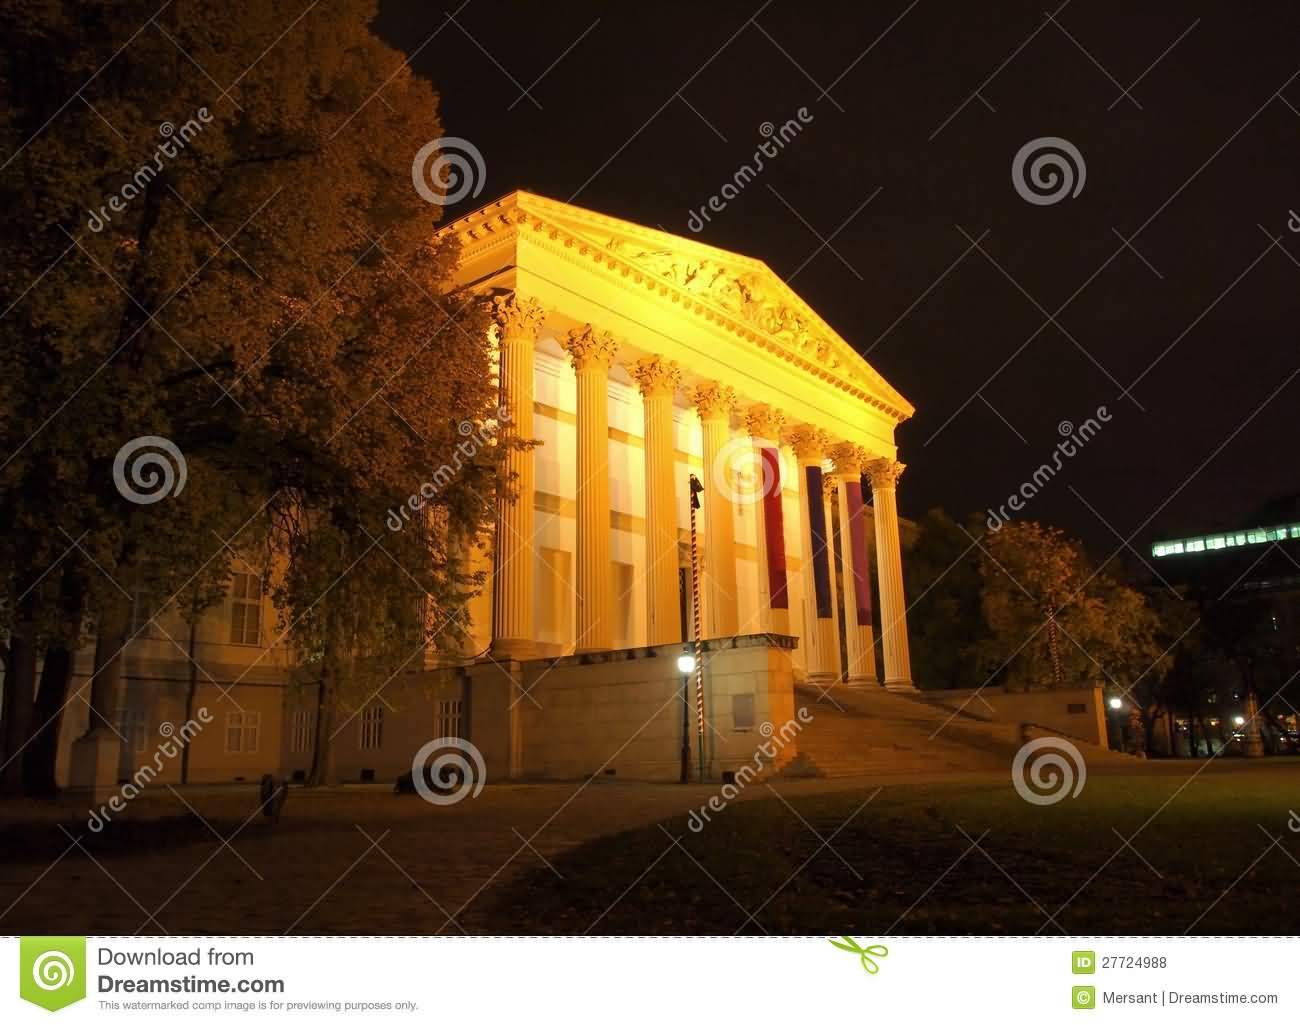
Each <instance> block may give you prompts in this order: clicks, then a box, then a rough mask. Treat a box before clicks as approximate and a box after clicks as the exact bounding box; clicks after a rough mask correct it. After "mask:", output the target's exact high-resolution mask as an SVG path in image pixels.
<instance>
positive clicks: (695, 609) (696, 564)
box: [691, 474, 704, 783]
mask: <svg viewBox="0 0 1300 1025" xmlns="http://www.w3.org/2000/svg"><path fill="white" fill-rule="evenodd" d="M703 490H704V485H703V484H701V483H700V479H699V478H698V477H696V476H695V474H691V609H692V621H693V623H694V626H695V719H696V724H695V731H696V736H697V738H698V739H697V743H698V747H699V756H698V759H697V761H698V762H699V765H700V782H701V783H703V782H704V620H703V617H702V616H701V615H700V543H699V534H698V532H697V531H696V529H695V511H696V510H697V509H699V507H700V492H701V491H703Z"/></svg>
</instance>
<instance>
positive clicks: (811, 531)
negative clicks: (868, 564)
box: [787, 427, 835, 684]
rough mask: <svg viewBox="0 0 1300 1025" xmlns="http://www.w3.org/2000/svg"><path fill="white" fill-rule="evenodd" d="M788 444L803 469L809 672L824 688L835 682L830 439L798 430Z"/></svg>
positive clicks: (802, 525)
mask: <svg viewBox="0 0 1300 1025" xmlns="http://www.w3.org/2000/svg"><path fill="white" fill-rule="evenodd" d="M787 440H788V441H789V442H790V444H791V446H792V447H793V448H794V454H795V459H796V460H797V461H798V466H799V550H800V559H801V561H802V565H803V571H802V582H803V600H804V609H805V614H804V630H803V633H804V635H805V636H804V638H803V653H804V671H805V672H806V673H807V675H808V679H809V680H810V681H813V682H815V683H820V684H825V683H829V682H830V681H831V680H833V679H835V661H834V658H833V648H834V646H835V589H834V587H833V586H832V584H831V567H830V552H831V548H830V523H829V521H828V520H827V518H826V505H825V502H826V500H825V496H824V495H823V492H822V460H823V456H824V449H825V436H824V435H823V434H822V433H821V432H820V431H817V430H815V429H813V428H810V427H796V428H794V429H792V430H791V431H790V433H789V436H788V439H787Z"/></svg>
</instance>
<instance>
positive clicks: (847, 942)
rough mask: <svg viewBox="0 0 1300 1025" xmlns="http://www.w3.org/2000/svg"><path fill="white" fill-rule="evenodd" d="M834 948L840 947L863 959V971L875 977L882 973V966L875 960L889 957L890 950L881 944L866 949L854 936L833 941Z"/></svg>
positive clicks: (874, 944)
mask: <svg viewBox="0 0 1300 1025" xmlns="http://www.w3.org/2000/svg"><path fill="white" fill-rule="evenodd" d="M831 946H832V947H839V948H840V950H847V951H848V952H849V953H851V954H857V955H858V957H859V958H861V959H862V970H863V971H865V972H866V973H867V974H868V975H875V974H876V972H878V971H880V965H878V964H876V961H875V959H876V958H878V957H882V958H883V957H888V956H889V948H888V947H885V946H882V945H881V944H879V943H873V944H872V945H871V946H869V947H864V946H862V944H860V943H859V942H858V941H857V940H855V939H854V938H853V937H852V936H841V937H840V938H839V939H838V940H831Z"/></svg>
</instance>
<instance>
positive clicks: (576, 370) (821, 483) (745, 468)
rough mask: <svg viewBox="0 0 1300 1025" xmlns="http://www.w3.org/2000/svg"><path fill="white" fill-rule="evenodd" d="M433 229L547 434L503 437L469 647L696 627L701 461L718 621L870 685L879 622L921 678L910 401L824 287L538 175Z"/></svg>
mask: <svg viewBox="0 0 1300 1025" xmlns="http://www.w3.org/2000/svg"><path fill="white" fill-rule="evenodd" d="M439 234H440V236H441V237H444V238H446V237H454V238H455V239H456V241H457V242H458V243H459V246H460V253H461V261H460V265H459V270H458V275H457V284H458V285H460V286H462V287H466V288H470V289H472V290H474V291H476V292H480V293H482V294H483V295H485V296H489V297H491V301H492V304H493V310H494V313H495V319H496V326H495V331H494V336H495V342H496V345H497V346H498V347H499V352H500V367H501V388H502V407H503V410H504V411H505V419H506V421H507V423H508V428H507V429H511V430H516V431H517V432H518V433H519V434H520V435H521V436H523V437H526V438H529V439H532V440H535V441H536V442H537V443H538V444H537V445H536V446H535V447H533V448H531V449H528V450H524V451H519V452H516V453H515V454H514V455H512V456H511V463H510V465H509V467H508V470H509V472H510V474H511V477H512V479H513V482H514V483H513V492H514V495H513V497H512V498H511V499H509V500H507V501H504V502H503V503H502V504H501V507H500V510H499V525H498V530H497V540H496V551H495V565H494V566H493V573H492V579H493V585H492V587H491V589H490V592H485V593H484V594H483V595H482V596H481V597H480V599H479V601H478V602H477V603H476V606H475V609H474V611H475V615H474V621H475V623H476V625H477V629H478V631H479V632H478V635H477V636H476V638H475V640H476V642H477V645H476V648H475V650H476V651H484V650H488V651H490V652H491V654H492V656H493V657H494V658H496V659H497V660H498V661H507V660H515V661H525V660H529V659H534V658H539V657H548V656H549V657H554V656H559V655H567V654H571V653H578V654H582V653H591V652H599V651H606V650H612V649H627V648H634V647H640V646H647V645H649V646H654V645H667V644H674V643H681V642H683V641H684V640H686V639H689V638H690V637H692V636H693V629H692V623H693V619H694V616H693V612H694V606H693V602H692V600H691V594H692V592H693V588H692V586H691V583H692V581H691V577H690V571H689V567H690V535H689V522H690V493H691V488H690V476H691V475H692V474H693V475H694V476H695V477H696V478H698V480H699V481H700V483H701V484H702V492H701V495H700V501H701V509H700V511H699V514H698V535H697V537H698V548H699V552H700V557H701V564H702V571H701V573H700V575H699V581H698V583H699V588H698V589H699V593H700V602H701V608H700V613H701V620H702V626H701V628H702V633H703V636H705V637H729V636H743V635H749V634H763V633H772V634H781V635H791V636H794V637H796V638H798V642H799V643H798V647H797V648H796V649H795V653H794V656H793V660H794V668H795V672H796V674H797V675H799V676H806V677H808V678H810V679H812V680H814V681H826V682H829V681H832V680H836V679H844V680H845V681H846V682H848V683H850V684H862V685H867V684H876V683H878V682H879V678H878V672H877V669H876V658H875V655H874V649H875V647H876V645H877V643H878V644H879V648H880V650H881V652H882V655H883V658H882V662H883V669H884V678H883V682H884V684H885V685H886V686H888V687H891V688H897V689H910V688H911V686H912V681H911V670H910V664H909V657H908V647H907V626H906V612H905V604H904V597H903V586H902V565H901V547H900V542H899V530H898V515H897V510H896V505H895V490H896V487H897V485H898V479H899V476H900V474H901V472H902V470H903V464H902V463H900V462H899V461H898V450H897V446H896V444H895V441H894V431H895V429H896V428H897V426H898V425H899V424H900V423H901V422H902V421H904V420H906V419H907V418H908V417H909V416H911V415H912V413H913V411H914V410H913V407H912V406H911V404H910V403H909V402H908V401H907V400H906V399H905V398H903V397H902V396H901V395H900V394H899V393H898V392H897V391H896V390H895V389H894V388H893V387H891V386H890V385H889V383H888V382H887V381H885V380H884V378H882V377H881V376H880V374H878V373H877V372H876V371H875V370H874V369H873V368H872V367H871V366H870V365H869V364H868V363H867V362H866V360H864V359H863V358H862V357H861V356H860V355H858V353H857V352H856V351H854V349H853V347H852V346H851V345H850V344H849V343H848V342H847V341H845V340H844V339H843V338H841V337H840V336H839V335H838V334H836V332H835V331H834V330H833V329H832V328H831V327H830V325H828V324H827V323H826V322H825V321H824V320H823V319H822V318H821V317H820V316H818V314H817V313H816V311H814V310H813V309H812V308H811V307H809V306H808V304H807V303H805V302H804V301H803V300H802V299H801V298H800V297H799V296H798V295H797V294H796V293H795V292H793V291H792V290H791V289H790V288H789V287H788V286H787V285H786V284H785V283H784V282H783V281H782V280H781V279H780V278H779V277H778V276H777V275H776V274H775V273H773V272H772V271H771V270H770V269H769V268H768V267H767V265H766V264H764V263H762V262H761V261H759V260H754V259H751V258H748V257H744V256H739V255H736V254H734V253H729V252H725V251H723V250H719V249H715V248H713V247H711V246H707V245H703V244H701V243H700V242H697V241H694V240H690V239H685V238H680V237H677V236H674V235H669V234H667V233H665V232H662V231H657V230H654V229H651V228H646V227H643V226H641V225H637V224H632V223H629V222H627V221H623V220H619V219H617V218H614V217H608V216H605V215H603V214H598V213H594V212H592V211H589V210H584V209H581V208H579V207H575V206H572V205H569V204H566V203H561V202H557V201H554V200H550V199H546V198H543V197H541V196H537V195H534V194H531V193H528V192H515V193H512V194H510V195H509V196H507V197H505V198H504V199H502V200H500V201H498V202H496V203H492V204H490V205H489V206H486V207H483V208H482V209H480V210H477V211H475V212H474V213H472V214H470V215H468V216H466V217H463V218H461V219H459V220H457V221H455V222H453V223H451V224H449V225H447V226H446V227H445V228H443V229H442V230H441V232H440V233H439ZM832 524H838V526H839V530H838V531H833V529H832ZM832 536H836V537H838V539H839V541H840V543H839V544H838V545H836V544H833V543H828V539H829V538H831V537H832ZM836 548H838V549H839V550H838V553H837V552H836ZM872 562H874V563H875V567H874V569H875V572H874V576H875V577H876V579H877V581H878V585H879V586H878V594H879V606H880V607H879V610H878V611H874V610H873V609H872V605H873V599H872V593H873V589H872V586H871V582H870V581H871V577H872V575H873V573H872V565H871V563H872ZM876 631H878V633H879V637H878V638H877V637H876V636H875V632H876Z"/></svg>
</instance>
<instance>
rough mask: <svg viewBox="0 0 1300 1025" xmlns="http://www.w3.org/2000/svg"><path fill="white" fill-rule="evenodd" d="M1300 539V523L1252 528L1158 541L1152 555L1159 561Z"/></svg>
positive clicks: (1153, 547) (1153, 546)
mask: <svg viewBox="0 0 1300 1025" xmlns="http://www.w3.org/2000/svg"><path fill="white" fill-rule="evenodd" d="M1295 538H1300V523H1291V524H1288V525H1287V526H1284V527H1252V528H1251V529H1250V530H1234V531H1231V532H1229V533H1226V534H1202V535H1201V536H1200V537H1183V538H1178V539H1177V540H1175V541H1157V542H1156V543H1155V544H1153V545H1152V546H1151V554H1152V555H1154V556H1155V557H1156V558H1157V559H1162V558H1164V557H1165V556H1166V555H1186V554H1188V553H1189V552H1214V551H1218V550H1219V549H1220V548H1244V547H1246V546H1247V545H1266V544H1270V543H1272V542H1273V541H1286V540H1288V539H1295Z"/></svg>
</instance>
